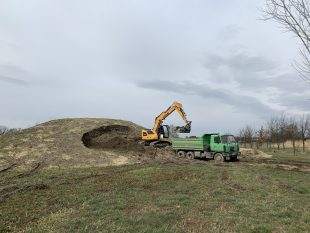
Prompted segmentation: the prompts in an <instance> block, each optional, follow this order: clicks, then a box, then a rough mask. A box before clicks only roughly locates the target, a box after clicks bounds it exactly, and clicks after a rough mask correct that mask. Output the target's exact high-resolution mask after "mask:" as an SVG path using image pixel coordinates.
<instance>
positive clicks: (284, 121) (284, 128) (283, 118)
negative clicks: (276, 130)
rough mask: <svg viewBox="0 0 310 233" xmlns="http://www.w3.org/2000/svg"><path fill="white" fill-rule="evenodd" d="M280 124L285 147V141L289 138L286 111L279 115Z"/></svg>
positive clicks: (283, 146)
mask: <svg viewBox="0 0 310 233" xmlns="http://www.w3.org/2000/svg"><path fill="white" fill-rule="evenodd" d="M279 126H280V137H281V142H282V148H283V149H285V142H286V140H287V119H286V115H285V113H282V114H281V116H280V117H279Z"/></svg>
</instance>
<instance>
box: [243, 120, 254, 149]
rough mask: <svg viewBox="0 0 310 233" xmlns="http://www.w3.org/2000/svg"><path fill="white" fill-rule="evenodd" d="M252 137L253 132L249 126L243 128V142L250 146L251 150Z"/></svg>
mask: <svg viewBox="0 0 310 233" xmlns="http://www.w3.org/2000/svg"><path fill="white" fill-rule="evenodd" d="M254 135H255V130H254V129H253V128H252V127H251V126H249V125H247V126H246V127H245V128H244V137H245V141H246V142H247V143H249V144H250V147H251V148H253V139H254Z"/></svg>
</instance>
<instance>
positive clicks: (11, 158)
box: [0, 118, 142, 170]
mask: <svg viewBox="0 0 310 233" xmlns="http://www.w3.org/2000/svg"><path fill="white" fill-rule="evenodd" d="M141 130H142V127H141V126H139V125H136V124H134V123H132V122H129V121H123V120H115V119H105V118H70V119H59V120H52V121H49V122H45V123H42V124H39V125H36V126H34V127H31V128H28V129H24V130H21V131H19V132H15V133H10V134H5V135H1V136H0V168H1V169H6V168H7V167H10V166H11V165H12V164H13V165H14V166H13V165H12V167H13V168H14V169H16V168H17V169H27V170H29V169H32V168H33V167H35V166H36V164H38V163H40V164H41V165H40V166H41V167H81V166H110V165H115V164H119V163H120V162H119V161H124V159H123V157H122V156H126V157H127V158H128V159H127V160H126V163H127V164H132V163H135V162H137V159H136V157H135V155H136V152H134V151H133V152H132V153H131V154H130V155H128V156H127V153H122V154H120V153H119V152H118V151H116V150H111V149H115V148H116V147H117V146H118V145H119V146H121V147H123V148H124V149H125V148H126V147H129V146H133V144H132V143H133V142H134V141H135V140H136V138H137V137H138V136H139V134H140V132H141ZM116 135H118V137H117V136H116ZM120 135H121V136H120ZM81 139H83V141H82V140H81ZM85 145H86V146H85ZM124 145H126V146H124ZM96 147H97V148H100V149H101V150H95V149H93V148H96ZM135 147H136V144H135ZM103 148H104V149H103ZM9 169H11V168H9Z"/></svg>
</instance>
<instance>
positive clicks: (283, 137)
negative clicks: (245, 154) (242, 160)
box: [238, 114, 310, 154]
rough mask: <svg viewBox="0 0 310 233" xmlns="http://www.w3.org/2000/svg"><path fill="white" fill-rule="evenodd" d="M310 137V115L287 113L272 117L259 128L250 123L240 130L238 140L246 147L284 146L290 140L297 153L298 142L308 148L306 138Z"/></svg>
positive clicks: (304, 148) (278, 147)
mask: <svg viewBox="0 0 310 233" xmlns="http://www.w3.org/2000/svg"><path fill="white" fill-rule="evenodd" d="M309 138H310V115H302V116H299V117H288V116H286V115H285V114H281V115H280V116H275V117H271V118H270V119H269V120H268V121H266V122H265V124H263V125H262V126H260V127H259V128H254V127H251V126H249V125H247V126H245V127H244V128H242V129H240V130H239V135H238V140H239V142H240V143H241V144H242V145H243V146H244V147H250V148H253V147H256V148H258V149H259V148H262V147H266V148H277V149H280V148H283V149H285V147H286V144H285V143H286V142H287V141H290V142H291V143H292V147H293V150H294V154H296V142H297V141H301V142H302V149H303V151H305V150H306V140H307V139H309Z"/></svg>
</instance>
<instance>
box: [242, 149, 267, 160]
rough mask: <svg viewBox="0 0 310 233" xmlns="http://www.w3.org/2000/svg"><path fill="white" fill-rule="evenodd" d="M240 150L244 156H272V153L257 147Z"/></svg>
mask: <svg viewBox="0 0 310 233" xmlns="http://www.w3.org/2000/svg"><path fill="white" fill-rule="evenodd" d="M240 152H241V156H242V157H252V158H265V159H269V158H271V157H272V155H269V154H266V153H264V152H262V151H260V150H257V149H250V148H249V149H248V148H240Z"/></svg>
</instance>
